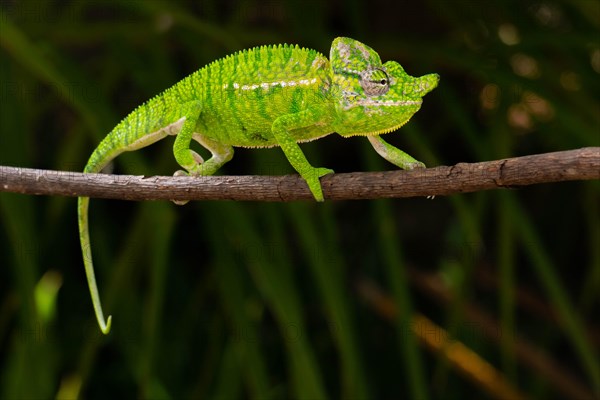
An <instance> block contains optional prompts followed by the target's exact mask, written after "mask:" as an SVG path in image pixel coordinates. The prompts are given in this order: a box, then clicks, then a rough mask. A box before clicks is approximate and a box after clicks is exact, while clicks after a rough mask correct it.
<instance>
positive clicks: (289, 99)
mask: <svg viewBox="0 0 600 400" xmlns="http://www.w3.org/2000/svg"><path fill="white" fill-rule="evenodd" d="M329 58H330V59H329V60H328V59H327V58H326V57H325V56H324V55H322V54H320V53H319V52H317V51H315V50H309V49H304V48H300V47H298V46H290V45H277V46H262V47H257V48H254V49H251V50H244V51H241V52H238V53H235V54H233V55H230V56H228V57H225V58H223V59H220V60H217V61H214V62H213V63H211V64H209V65H208V66H206V67H204V68H202V69H200V70H199V71H196V72H194V73H193V74H191V75H190V76H188V77H187V78H185V79H183V80H182V81H180V82H178V83H177V84H176V85H174V86H173V87H171V88H169V89H167V90H165V91H164V92H163V93H162V94H160V95H158V96H156V97H154V98H153V99H151V100H150V101H148V102H147V103H144V104H142V105H141V106H139V107H138V108H137V109H135V110H134V111H133V112H132V113H130V114H129V115H128V116H127V117H126V118H125V119H124V120H123V121H121V122H120V123H119V124H118V125H117V126H116V127H115V128H114V129H113V130H112V132H110V133H109V134H108V135H107V136H106V137H105V138H104V140H102V142H101V143H100V144H99V145H98V147H97V148H96V149H95V150H94V152H93V153H92V155H91V156H90V159H89V161H88V162H87V164H86V166H85V169H84V172H85V173H94V172H100V171H101V170H102V169H103V168H104V167H105V166H106V165H107V164H108V163H109V162H110V161H111V160H112V159H114V158H115V157H117V156H118V155H119V154H121V153H123V152H125V151H131V150H137V149H140V148H142V147H145V146H148V145H150V144H152V143H154V142H156V141H158V140H160V139H163V138H165V137H166V136H169V135H173V136H175V143H174V146H173V154H174V155H175V159H176V160H177V163H178V164H179V165H180V166H181V167H182V168H183V169H185V171H177V172H175V175H188V174H189V175H193V176H197V175H212V174H214V173H215V172H216V171H217V170H218V169H219V168H220V167H221V166H222V165H223V164H225V163H226V162H227V161H229V160H231V158H232V157H233V147H234V146H237V147H270V146H279V147H281V149H282V150H283V152H284V154H285V156H286V157H287V159H288V161H289V162H290V164H291V165H292V166H293V167H294V169H295V170H296V171H298V173H299V174H300V175H301V176H302V178H304V180H305V181H306V183H307V184H308V188H309V189H310V191H311V192H312V194H313V196H314V198H315V199H316V200H317V201H323V192H322V190H321V184H320V182H319V178H320V177H322V176H324V175H327V174H330V173H332V172H333V170H331V169H328V168H315V167H313V166H312V165H310V164H309V162H308V161H307V160H306V157H305V156H304V153H302V150H300V147H299V146H298V143H300V142H307V141H310V140H314V139H318V138H321V137H323V136H326V135H329V134H330V133H333V132H337V133H339V134H340V135H342V136H344V137H350V136H356V135H360V136H366V137H367V139H369V142H371V145H372V146H373V148H374V149H375V151H376V152H377V153H379V154H380V155H381V156H382V157H383V158H385V159H386V160H388V161H389V162H391V163H392V164H394V165H397V166H398V167H400V168H403V169H413V168H423V167H425V165H424V164H423V163H421V162H419V161H417V160H415V159H414V158H412V157H411V156H409V155H408V154H406V153H404V152H403V151H401V150H399V149H397V148H395V147H393V146H392V145H390V144H388V143H386V142H385V141H384V140H383V139H381V137H380V135H381V134H384V133H388V132H391V131H394V130H396V129H398V128H400V127H401V126H402V125H404V124H405V123H406V122H407V121H408V120H409V119H410V118H411V117H412V115H413V114H414V113H416V112H417V111H418V110H419V108H420V107H421V103H422V99H421V98H422V97H423V96H424V95H425V94H427V93H428V92H430V91H431V90H432V89H434V88H435V87H436V86H437V84H438V80H439V76H438V75H437V74H429V75H425V76H422V77H420V78H415V77H412V76H410V75H408V74H406V73H405V72H404V69H403V68H402V66H400V64H398V63H397V62H394V61H388V62H386V63H382V62H381V59H380V58H379V55H378V54H377V53H376V52H375V51H374V50H373V49H371V48H370V47H369V46H366V45H364V44H362V43H360V42H358V41H356V40H353V39H350V38H345V37H339V38H337V39H335V40H334V41H333V43H332V45H331V51H330V57H329ZM192 139H193V140H195V141H196V142H198V143H200V144H201V145H202V146H203V147H205V148H206V149H207V150H208V151H210V153H211V157H210V158H209V159H208V160H206V161H204V160H203V159H202V157H201V156H200V155H199V154H197V153H196V152H194V151H193V150H191V149H190V142H191V141H192ZM88 205H89V198H87V197H80V198H79V199H78V212H79V237H80V241H81V248H82V252H83V261H84V264H85V272H86V275H87V281H88V285H89V288H90V294H91V297H92V302H93V305H94V310H95V312H96V318H97V319H98V324H99V325H100V329H101V330H102V332H103V333H104V334H107V333H108V332H109V331H110V327H111V320H112V317H111V316H109V317H108V320H107V321H106V322H105V320H104V314H103V312H102V306H101V304H100V296H99V295H98V288H97V286H96V278H95V275H94V267H93V264H92V253H91V249H90V239H89V231H88Z"/></svg>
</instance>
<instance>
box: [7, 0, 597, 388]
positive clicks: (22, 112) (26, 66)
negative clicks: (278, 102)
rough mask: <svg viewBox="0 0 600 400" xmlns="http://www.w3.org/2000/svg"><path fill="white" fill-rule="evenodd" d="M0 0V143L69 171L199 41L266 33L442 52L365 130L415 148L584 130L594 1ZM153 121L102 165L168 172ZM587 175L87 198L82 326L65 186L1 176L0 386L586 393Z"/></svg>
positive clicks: (315, 148) (204, 47) (591, 233)
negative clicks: (92, 269)
mask: <svg viewBox="0 0 600 400" xmlns="http://www.w3.org/2000/svg"><path fill="white" fill-rule="evenodd" d="M0 4H1V6H0V12H1V13H0V165H10V166H21V167H29V168H45V169H56V170H63V171H81V170H82V169H83V166H84V165H85V163H86V161H87V158H88V157H89V155H90V154H91V152H92V151H93V148H94V147H95V146H96V145H97V144H98V143H99V142H100V140H101V139H102V137H103V136H104V135H106V133H108V132H109V131H110V130H111V129H112V127H114V126H115V125H116V124H117V123H118V122H119V120H120V119H121V118H123V117H124V116H125V115H127V114H128V113H129V112H130V111H131V110H133V109H134V108H135V107H136V106H138V105H139V104H141V103H142V102H144V101H145V100H147V99H149V98H150V97H152V96H154V95H156V94H158V93H160V92H161V91H162V90H164V89H166V88H167V87H169V86H171V85H172V84H174V83H175V82H177V81H178V80H180V79H181V78H183V77H184V76H186V75H188V74H190V73H191V72H193V71H194V70H196V69H198V68H200V67H202V66H204V65H206V64H207V63H209V62H211V61H213V60H215V59H217V58H220V57H222V56H225V55H227V54H230V53H232V52H234V51H237V50H240V49H243V48H249V47H253V46H255V45H263V44H275V43H284V42H285V43H294V44H299V45H301V46H303V47H309V48H315V49H317V50H319V51H321V52H323V53H324V54H326V55H328V54H329V46H330V44H331V42H332V40H333V39H334V38H335V37H336V36H349V37H352V38H355V39H357V40H360V41H362V42H364V43H366V44H368V45H369V46H371V47H372V48H374V49H375V50H376V51H378V52H379V54H380V55H381V58H382V60H383V61H387V60H396V61H398V62H400V63H401V64H402V65H403V66H404V68H405V69H406V71H407V72H408V73H409V74H411V75H415V76H420V75H424V74H426V73H431V72H437V73H439V74H440V76H441V81H440V85H439V87H438V88H437V89H435V90H434V91H433V92H431V93H430V94H428V95H427V96H426V97H425V99H424V103H423V107H422V109H421V111H419V112H418V113H417V114H416V115H415V116H414V117H413V119H412V121H411V122H410V123H409V124H408V125H406V126H405V127H403V128H401V129H400V130H399V131H397V132H395V133H391V134H388V135H386V140H388V141H389V142H391V143H393V144H394V145H396V146H398V147H399V148H401V149H403V150H406V151H407V152H408V153H409V154H411V155H413V156H414V157H415V158H417V159H419V160H421V161H424V162H425V163H426V164H427V165H428V166H437V165H452V164H454V163H457V162H477V161H485V160H493V159H498V158H503V157H510V156H519V155H527V154H536V153H544V152H550V151H558V150H567V149H575V148H579V147H584V146H599V145H600V107H599V104H600V102H599V94H600V79H599V74H600V40H599V36H600V35H599V25H600V6H599V4H600V3H598V2H597V1H593V0H579V1H569V2H566V1H564V2H562V1H517V0H515V1H511V0H506V1H494V2H492V1H479V0H477V1H455V0H453V1H448V0H429V1H422V2H421V1H397V2H385V1H378V0H372V1H369V2H363V1H359V0H354V1H348V2H342V1H334V2H329V3H327V2H313V1H304V2H293V1H240V2H235V1H199V2H184V1H171V2H167V1H165V2H162V1H154V0H149V1H106V2H104V1H58V2H43V1H2V2H1V3H0ZM172 140H173V139H172V138H169V139H166V140H164V141H162V142H160V143H158V144H156V145H154V146H152V147H149V148H147V149H144V150H141V151H138V152H135V153H129V154H125V155H123V156H121V157H120V158H119V159H118V160H117V161H116V162H115V164H114V171H113V172H114V173H128V174H144V175H154V174H163V175H171V174H172V173H173V172H174V171H175V170H176V169H178V166H177V164H176V162H175V160H174V158H173V155H172V149H171V147H172ZM302 148H303V150H304V151H305V153H306V155H307V157H308V159H309V160H310V162H311V163H312V164H313V165H316V166H323V167H329V168H333V169H334V170H335V171H336V172H345V171H371V170H385V169H393V168H394V167H393V166H392V165H390V164H387V163H386V162H385V161H384V160H381V159H380V158H379V157H378V156H377V155H376V154H375V153H374V151H373V150H372V148H371V147H370V145H369V144H368V143H367V140H366V139H364V138H351V139H342V138H340V137H339V136H337V135H331V136H329V137H326V138H323V139H320V140H318V141H316V142H312V143H307V144H304V145H302ZM198 150H199V149H198ZM199 151H200V150H199ZM292 172H293V170H292V168H291V167H290V166H289V164H288V163H287V161H286V159H285V157H284V156H283V154H282V152H281V150H279V149H268V150H246V149H237V150H236V155H235V157H234V159H233V161H231V162H230V163H229V164H227V165H226V166H225V167H224V168H223V169H222V170H221V171H220V173H222V174H265V175H280V174H287V173H292ZM599 198H600V196H599V185H598V182H597V181H593V182H571V183H557V184H546V185H537V186H532V187H526V188H515V189H513V190H502V191H488V192H480V193H473V194H464V195H455V196H449V197H437V198H436V199H435V200H433V201H432V200H427V199H425V198H415V199H405V200H387V201H347V202H325V203H324V204H313V203H310V202H298V203H292V204H267V203H235V202H203V203H200V202H195V203H190V204H188V205H186V206H184V207H178V206H175V205H173V204H171V203H169V202H144V203H133V202H125V201H107V200H92V201H91V207H90V230H91V240H92V249H93V253H94V261H95V266H96V274H97V278H98V280H99V287H100V292H101V298H102V300H103V305H104V308H105V312H108V313H109V314H112V315H113V318H114V320H113V330H112V332H111V334H110V335H109V336H107V337H103V336H102V335H101V334H100V332H99V330H98V328H97V325H96V321H95V318H94V313H93V309H92V305H91V301H90V298H89V293H88V288H87V285H86V281H85V276H84V271H83V262H82V259H81V252H80V249H79V240H78V232H77V218H76V199H74V198H58V197H56V198H51V197H34V196H23V195H16V194H6V193H1V194H0V398H3V399H46V398H59V399H70V398H76V397H81V398H89V399H96V398H98V399H100V398H107V396H109V395H120V396H123V397H127V398H134V397H135V398H149V399H169V398H172V399H175V398H227V399H228V398H252V399H254V398H261V399H262V398H298V399H300V398H302V399H308V398H311V399H314V398H357V399H359V398H360V399H362V398H364V399H371V398H379V399H396V398H418V399H445V398H472V397H476V398H516V396H517V395H518V394H520V395H521V396H523V397H527V398H531V399H548V398H575V397H579V398H592V396H593V394H594V393H595V395H596V396H598V394H599V393H600V372H599V371H600V366H599V363H598V343H599V342H600V333H599V324H598V318H597V315H598V313H599V312H600V307H599V297H600V296H598V292H599V291H600V246H599V244H600V223H599V222H600V217H599V214H600V202H599V201H598V200H599ZM594 315H596V317H593V316H594ZM449 337H451V338H452V339H453V340H455V341H452V342H447V341H446V340H445V339H447V338H449ZM445 355H446V356H445Z"/></svg>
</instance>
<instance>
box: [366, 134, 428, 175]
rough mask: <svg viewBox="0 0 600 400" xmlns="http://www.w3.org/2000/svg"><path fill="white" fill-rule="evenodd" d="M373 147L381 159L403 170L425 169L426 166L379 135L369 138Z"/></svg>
mask: <svg viewBox="0 0 600 400" xmlns="http://www.w3.org/2000/svg"><path fill="white" fill-rule="evenodd" d="M367 138H368V139H369V142H371V145H372V146H373V148H374V149H375V151H376V152H377V154H379V155H380V156H381V157H383V158H385V159H386V160H388V161H389V162H391V163H392V164H394V165H396V166H398V167H400V168H402V169H408V170H410V169H415V168H425V164H423V163H422V162H421V161H417V160H415V159H414V158H412V157H411V156H409V155H408V154H406V153H405V152H403V151H402V150H400V149H398V148H396V147H394V146H392V145H391V144H389V143H387V142H386V141H385V140H383V139H382V138H381V136H379V135H369V136H367Z"/></svg>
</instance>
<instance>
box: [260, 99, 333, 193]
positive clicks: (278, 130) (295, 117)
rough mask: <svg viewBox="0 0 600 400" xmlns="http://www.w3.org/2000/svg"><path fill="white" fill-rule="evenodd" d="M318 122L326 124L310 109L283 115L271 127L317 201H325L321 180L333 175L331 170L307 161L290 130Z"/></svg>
mask: <svg viewBox="0 0 600 400" xmlns="http://www.w3.org/2000/svg"><path fill="white" fill-rule="evenodd" d="M317 122H321V123H322V122H324V116H323V115H322V113H319V112H318V111H316V110H312V109H308V110H304V111H301V112H299V113H295V114H287V115H282V116H281V117H279V118H277V119H276V120H275V122H273V125H272V127H271V130H272V132H273V136H275V140H277V144H278V145H279V146H280V147H281V149H282V150H283V153H284V154H285V156H286V157H287V159H288V161H289V162H290V164H291V165H292V167H294V169H295V170H296V171H297V172H298V173H299V174H300V176H302V178H303V179H304V180H305V181H306V184H307V185H308V188H309V189H310V191H311V193H312V194H313V196H314V198H315V200H317V201H323V200H324V199H323V190H322V189H321V182H319V178H320V177H322V176H324V175H327V174H331V173H333V170H332V169H329V168H315V167H313V166H312V165H310V163H309V162H308V160H307V159H306V156H305V155H304V153H303V152H302V150H301V149H300V146H298V143H296V140H295V139H294V138H293V137H292V136H291V135H290V130H293V129H298V128H305V127H308V126H311V125H314V124H315V123H317Z"/></svg>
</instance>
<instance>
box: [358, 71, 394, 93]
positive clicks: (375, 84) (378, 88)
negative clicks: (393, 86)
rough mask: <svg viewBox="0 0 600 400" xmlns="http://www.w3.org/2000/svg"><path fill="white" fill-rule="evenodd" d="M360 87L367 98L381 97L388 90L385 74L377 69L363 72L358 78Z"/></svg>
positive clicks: (387, 80)
mask: <svg viewBox="0 0 600 400" xmlns="http://www.w3.org/2000/svg"><path fill="white" fill-rule="evenodd" d="M360 86H361V87H362V88H363V90H364V91H365V94H366V95H367V96H381V95H384V94H386V93H387V92H388V90H390V86H389V79H388V76H387V73H386V72H385V71H384V70H383V69H379V68H377V69H371V70H368V71H365V73H364V74H363V75H362V76H361V77H360Z"/></svg>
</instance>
